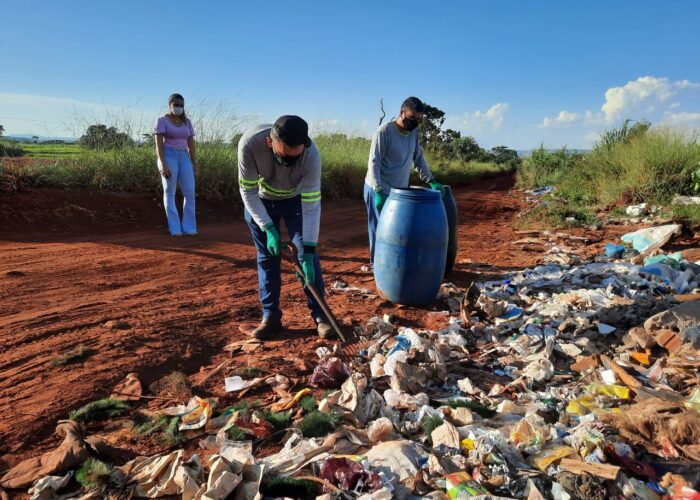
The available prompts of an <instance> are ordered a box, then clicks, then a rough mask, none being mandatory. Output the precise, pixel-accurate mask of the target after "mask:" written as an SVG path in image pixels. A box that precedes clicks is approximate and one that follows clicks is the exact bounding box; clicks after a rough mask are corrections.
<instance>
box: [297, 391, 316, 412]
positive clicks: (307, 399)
mask: <svg viewBox="0 0 700 500" xmlns="http://www.w3.org/2000/svg"><path fill="white" fill-rule="evenodd" d="M299 406H301V407H302V408H303V409H304V411H305V412H306V413H312V412H313V411H315V410H316V407H317V406H316V398H314V397H313V396H312V395H310V394H309V395H308V396H304V397H303V398H301V399H300V400H299Z"/></svg>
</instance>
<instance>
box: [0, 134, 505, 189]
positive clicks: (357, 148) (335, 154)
mask: <svg viewBox="0 0 700 500" xmlns="http://www.w3.org/2000/svg"><path fill="white" fill-rule="evenodd" d="M315 142H316V145H317V146H318V149H319V151H320V153H321V159H322V162H323V173H322V192H323V196H324V198H325V199H328V200H339V199H361V198H362V189H363V184H364V179H365V174H366V172H367V159H368V156H369V149H370V141H369V140H368V139H366V138H361V137H359V138H358V137H354V138H353V137H346V136H344V135H342V134H332V135H320V136H317V137H316V138H315ZM21 147H22V148H23V149H24V150H25V151H26V152H27V154H28V156H29V157H30V159H31V158H34V159H37V160H40V161H34V162H33V161H27V160H26V159H25V160H24V161H22V162H20V163H16V162H12V161H8V160H6V159H4V158H0V191H13V190H17V189H31V188H34V187H41V186H49V187H59V188H67V189H86V190H91V191H152V192H154V193H159V192H160V191H161V189H162V188H161V178H160V176H159V174H158V171H157V167H156V153H155V147H153V146H146V145H142V146H132V147H124V148H119V149H113V150H106V151H100V150H91V149H86V148H83V147H81V146H79V145H53V144H51V145H44V144H22V145H21ZM428 163H429V164H430V165H431V168H432V170H433V173H434V174H435V177H436V178H437V179H438V180H439V181H440V182H442V183H444V184H451V185H460V184H465V183H467V182H471V181H474V180H477V179H480V178H482V177H487V176H493V175H498V174H501V173H504V172H508V171H509V168H508V167H506V166H503V165H497V164H495V163H477V162H470V163H462V162H459V161H442V160H440V161H438V160H435V161H433V159H431V158H430V157H428ZM197 165H198V167H199V174H198V177H197V195H198V196H200V197H202V198H207V199H213V200H234V201H240V194H239V191H238V170H237V151H236V148H234V147H233V146H231V145H229V144H221V143H199V144H198V145H197ZM415 182H416V183H420V181H419V180H417V179H416V180H415Z"/></svg>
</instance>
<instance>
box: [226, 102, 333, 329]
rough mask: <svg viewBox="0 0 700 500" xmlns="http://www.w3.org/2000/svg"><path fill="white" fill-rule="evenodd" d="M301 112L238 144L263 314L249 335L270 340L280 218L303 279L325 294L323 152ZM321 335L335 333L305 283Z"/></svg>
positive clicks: (278, 320) (278, 316) (277, 323)
mask: <svg viewBox="0 0 700 500" xmlns="http://www.w3.org/2000/svg"><path fill="white" fill-rule="evenodd" d="M308 134H309V126H308V124H307V123H306V122H305V121H304V120H303V119H302V118H300V117H298V116H293V115H285V116H281V117H280V118H278V119H277V121H276V122H275V123H274V125H259V126H257V127H254V128H253V129H251V130H249V131H248V132H246V134H245V135H244V136H243V137H242V138H241V140H240V142H239V143H238V182H239V184H240V190H241V197H242V198H243V204H244V205H245V221H246V222H247V223H248V227H249V228H250V232H251V234H252V235H253V242H254V243H255V248H256V249H257V253H258V258H257V261H258V284H259V292H260V302H262V306H263V318H262V322H261V323H260V326H258V327H257V328H256V329H255V330H253V332H252V335H253V336H254V337H256V338H258V339H263V340H267V339H272V338H274V337H275V336H276V335H278V334H279V333H281V332H282V329H283V328H282V310H281V309H280V305H279V301H280V289H281V276H280V272H281V270H280V262H281V259H280V245H281V240H280V222H281V221H282V220H284V223H285V226H286V227H287V230H288V232H289V237H290V238H291V239H292V242H293V244H294V245H295V246H296V247H297V251H298V253H299V255H300V256H302V257H301V258H300V263H301V266H302V269H303V270H304V276H303V278H304V279H305V280H306V282H307V283H310V284H312V285H313V286H314V288H316V290H317V291H318V293H319V294H320V295H321V296H323V294H324V287H323V278H322V276H321V265H320V262H319V257H318V254H317V253H316V245H317V242H318V233H319V225H320V218H321V156H320V155H319V153H318V149H316V145H315V144H314V143H313V142H312V141H311V139H310V138H309V135H308ZM304 291H305V293H306V296H307V299H308V306H309V309H310V310H311V315H312V317H313V319H314V322H315V323H316V330H317V332H318V335H319V336H320V337H321V338H329V337H331V336H332V334H333V330H332V328H331V325H330V324H329V323H328V320H327V318H326V317H325V315H324V314H323V311H322V309H321V306H320V305H319V303H318V302H317V301H316V300H315V299H314V297H313V296H312V295H311V293H310V292H309V291H308V290H307V289H306V288H304Z"/></svg>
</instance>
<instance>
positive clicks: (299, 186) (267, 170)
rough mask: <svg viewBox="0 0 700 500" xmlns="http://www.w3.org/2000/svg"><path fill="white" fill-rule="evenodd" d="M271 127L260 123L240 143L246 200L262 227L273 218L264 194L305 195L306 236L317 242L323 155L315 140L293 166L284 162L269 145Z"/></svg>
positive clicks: (270, 197)
mask: <svg viewBox="0 0 700 500" xmlns="http://www.w3.org/2000/svg"><path fill="white" fill-rule="evenodd" d="M271 129H272V125H271V124H264V125H258V126H257V127H254V128H252V129H250V130H249V131H248V132H246V133H245V134H244V135H243V137H241V140H240V142H239V143H238V183H239V185H240V190H241V198H243V204H244V205H245V208H246V209H247V210H248V212H250V215H251V216H252V217H253V220H254V221H255V223H256V224H257V225H258V226H260V228H262V227H264V226H265V225H267V224H269V223H270V222H272V219H271V218H270V215H269V214H268V213H267V210H266V209H265V205H264V204H263V202H262V200H261V199H260V198H264V199H266V200H285V199H289V198H293V197H295V196H297V195H301V209H302V212H301V213H302V217H303V226H302V238H303V240H304V244H305V245H316V244H317V242H318V231H319V225H320V221H321V155H319V153H318V149H316V145H315V144H314V143H311V146H309V147H307V148H304V152H303V153H302V156H301V158H299V161H297V163H296V164H295V165H294V166H293V167H285V166H282V165H280V164H279V163H277V161H276V160H275V157H274V155H273V153H272V149H270V147H269V146H268V145H267V141H266V138H267V137H268V136H269V135H270V130H271Z"/></svg>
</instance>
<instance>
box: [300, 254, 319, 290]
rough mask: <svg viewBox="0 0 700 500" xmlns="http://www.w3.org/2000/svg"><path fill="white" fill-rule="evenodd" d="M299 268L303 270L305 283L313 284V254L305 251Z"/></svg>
mask: <svg viewBox="0 0 700 500" xmlns="http://www.w3.org/2000/svg"><path fill="white" fill-rule="evenodd" d="M301 269H302V270H303V271H304V279H305V280H306V284H307V285H313V284H314V283H315V282H316V268H315V267H314V254H312V253H305V254H304V260H303V261H302V262H301Z"/></svg>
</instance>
